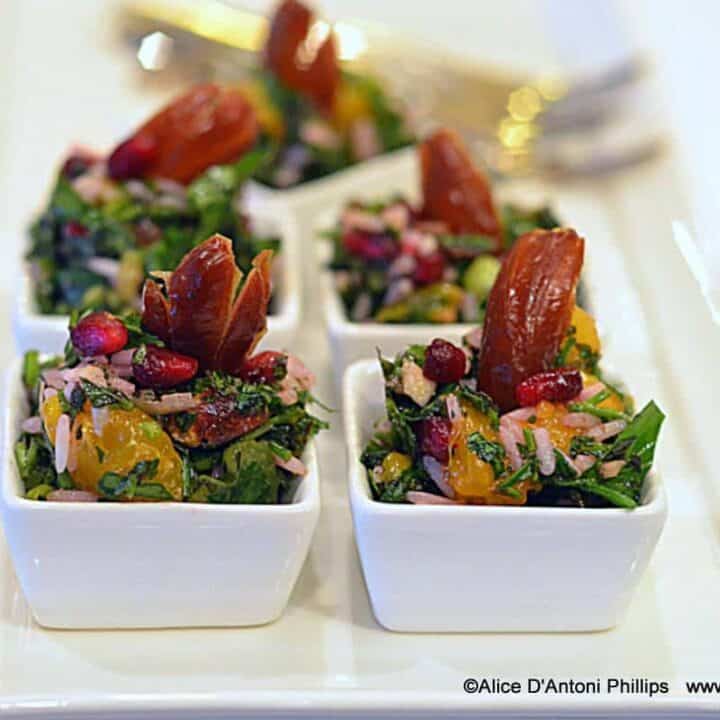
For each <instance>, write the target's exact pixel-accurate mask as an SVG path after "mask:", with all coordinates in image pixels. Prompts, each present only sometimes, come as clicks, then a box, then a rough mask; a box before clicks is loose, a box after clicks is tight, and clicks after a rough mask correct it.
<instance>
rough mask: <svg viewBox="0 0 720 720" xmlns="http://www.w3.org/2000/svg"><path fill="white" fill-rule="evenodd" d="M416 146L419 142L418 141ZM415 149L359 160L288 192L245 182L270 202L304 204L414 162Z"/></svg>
mask: <svg viewBox="0 0 720 720" xmlns="http://www.w3.org/2000/svg"><path fill="white" fill-rule="evenodd" d="M418 142H419V141H418ZM416 148H417V142H413V143H411V144H410V145H406V146H404V147H401V148H397V149H395V150H390V151H388V152H384V153H381V154H380V155H375V156H374V157H371V158H368V159H367V160H362V161H360V162H356V163H353V164H352V165H348V166H347V167H345V168H342V169H341V170H336V171H335V172H332V173H330V174H329V175H323V176H321V177H318V178H313V179H312V180H307V181H305V182H302V183H299V184H298V185H293V186H291V187H288V188H275V187H272V186H270V185H266V184H265V183H261V182H259V181H258V180H255V179H254V178H251V179H250V180H249V181H248V186H249V187H251V188H252V191H251V192H253V193H255V194H256V195H257V196H258V197H259V198H262V199H264V200H267V201H269V202H277V201H286V202H290V203H296V202H297V203H300V204H301V203H303V202H305V201H308V200H311V199H313V198H315V197H319V196H320V195H321V194H322V193H323V192H324V191H325V190H328V189H330V188H331V187H332V186H333V185H336V184H337V183H338V182H341V183H348V184H349V183H351V182H354V181H355V180H356V179H357V178H358V177H359V176H362V175H364V174H367V173H373V172H375V171H378V170H382V169H383V167H384V166H385V165H386V164H388V163H391V162H398V161H403V160H405V159H406V158H407V157H408V156H410V157H412V158H414V156H415V152H416Z"/></svg>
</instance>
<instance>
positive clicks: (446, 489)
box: [422, 455, 455, 498]
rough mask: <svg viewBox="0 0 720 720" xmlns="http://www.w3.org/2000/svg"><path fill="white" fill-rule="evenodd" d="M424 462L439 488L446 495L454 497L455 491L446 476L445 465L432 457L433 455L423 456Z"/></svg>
mask: <svg viewBox="0 0 720 720" xmlns="http://www.w3.org/2000/svg"><path fill="white" fill-rule="evenodd" d="M422 462H423V467H424V468H425V470H426V471H427V474H428V475H429V476H430V478H431V479H432V481H433V482H434V483H435V484H436V485H437V486H438V490H440V492H441V493H442V494H443V495H444V496H445V497H449V498H454V497H455V491H454V490H453V489H452V487H450V483H448V481H447V478H446V477H445V466H444V465H443V464H442V463H440V462H439V461H438V460H436V459H435V458H434V457H432V455H425V456H423V459H422Z"/></svg>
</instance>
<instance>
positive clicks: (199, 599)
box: [0, 362, 320, 629]
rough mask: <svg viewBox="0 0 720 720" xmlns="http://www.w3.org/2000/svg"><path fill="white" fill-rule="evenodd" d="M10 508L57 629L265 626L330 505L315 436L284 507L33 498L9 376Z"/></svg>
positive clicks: (46, 615) (48, 619) (3, 499)
mask: <svg viewBox="0 0 720 720" xmlns="http://www.w3.org/2000/svg"><path fill="white" fill-rule="evenodd" d="M6 402H7V409H6V414H5V424H4V431H5V432H4V456H3V463H4V465H3V475H2V486H1V487H0V515H1V516H2V523H3V528H4V531H5V536H6V538H7V542H8V545H9V548H10V555H11V557H12V561H13V564H14V566H15V572H16V574H17V576H18V579H19V581H20V585H21V587H22V589H23V592H24V593H25V597H26V598H27V601H28V604H29V605H30V608H31V609H32V612H33V615H34V617H35V619H36V620H37V621H38V622H39V623H40V624H41V625H44V626H46V627H51V628H108V629H109V628H164V627H211V626H228V627H230V626H245V625H261V624H264V623H268V622H271V621H273V620H275V619H277V618H278V617H279V616H280V615H281V614H282V612H283V610H284V608H285V606H286V605H287V602H288V599H289V596H290V593H291V591H292V589H293V586H294V585H295V581H296V580H297V577H298V575H299V573H300V570H301V568H302V566H303V563H304V562H305V557H306V555H307V553H308V549H309V547H310V542H311V539H312V535H313V531H314V529H315V525H316V524H317V520H318V517H319V514H320V493H319V478H318V467H317V460H316V456H315V449H314V445H311V446H310V447H309V448H308V450H307V452H306V453H305V457H304V461H305V464H306V466H307V467H308V473H307V475H306V476H305V477H304V478H303V479H302V481H301V482H300V485H299V487H298V489H297V491H296V493H295V496H294V497H293V499H292V502H290V503H289V504H285V505H201V504H190V503H135V504H120V503H117V504H115V503H59V502H56V503H52V502H41V501H34V500H26V499H25V498H24V497H22V493H23V488H22V483H21V481H20V478H19V476H18V473H17V470H16V466H15V460H14V457H13V444H14V442H15V439H16V437H17V435H18V433H19V429H20V424H21V422H22V420H23V418H24V417H25V416H26V414H27V408H26V402H25V398H24V393H23V390H22V387H21V382H20V364H19V362H16V363H15V364H14V366H13V367H12V368H11V369H10V371H9V372H8V375H7V384H6Z"/></svg>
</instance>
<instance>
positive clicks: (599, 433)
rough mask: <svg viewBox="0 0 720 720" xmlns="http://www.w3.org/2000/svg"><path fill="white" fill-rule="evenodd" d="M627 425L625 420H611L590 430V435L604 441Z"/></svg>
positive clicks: (594, 438)
mask: <svg viewBox="0 0 720 720" xmlns="http://www.w3.org/2000/svg"><path fill="white" fill-rule="evenodd" d="M626 426H627V423H626V422H625V421H624V420H611V421H610V422H606V423H603V424H602V425H598V426H596V427H594V428H591V429H590V430H588V437H591V438H592V439H593V440H597V441H598V442H603V441H604V440H609V439H610V438H611V437H615V435H618V434H619V433H621V432H622V431H623V430H624V429H625V427H626Z"/></svg>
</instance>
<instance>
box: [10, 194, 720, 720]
mask: <svg viewBox="0 0 720 720" xmlns="http://www.w3.org/2000/svg"><path fill="white" fill-rule="evenodd" d="M384 190H385V188H378V193H382V192H383V191H384ZM533 192H536V191H533ZM549 199H550V200H552V202H553V203H554V204H555V205H556V206H557V209H558V211H559V212H560V214H561V216H562V217H563V218H564V219H565V221H566V222H567V223H568V224H573V225H574V226H575V227H577V229H578V230H579V231H580V232H581V233H582V234H583V235H585V236H586V237H587V238H588V246H587V255H588V259H587V271H586V281H587V283H588V286H589V290H590V296H591V302H592V306H593V309H594V311H595V312H596V314H597V315H598V318H599V321H600V324H601V327H602V330H603V335H604V340H605V349H606V356H607V363H606V364H607V365H609V366H612V367H613V369H614V370H616V371H618V372H620V373H621V374H622V375H623V377H624V378H625V380H626V382H627V384H628V385H629V387H630V388H631V389H632V390H633V392H634V395H635V397H636V399H637V401H638V403H639V404H641V403H643V402H644V401H645V400H647V399H649V398H650V397H654V398H655V399H656V400H657V402H658V403H659V404H660V406H661V407H662V408H663V409H664V410H665V411H666V412H667V414H668V421H667V423H666V426H665V428H664V430H663V435H662V441H661V446H660V452H659V457H658V459H657V468H658V470H659V472H660V473H661V475H662V477H663V481H664V483H665V487H666V490H667V493H668V502H669V508H670V513H669V518H668V522H667V526H666V529H665V532H664V534H663V536H662V538H661V540H660V544H659V546H658V549H657V552H656V555H655V556H654V559H653V561H652V563H651V567H650V570H649V572H648V573H647V574H646V576H645V577H644V579H643V581H642V583H641V585H640V589H639V591H638V593H637V595H636V596H635V598H634V600H633V602H632V604H631V607H630V611H629V613H628V615H627V617H626V619H625V621H624V622H623V623H622V624H621V625H620V626H618V627H617V628H616V629H614V630H611V631H608V632H602V633H590V634H581V633H580V634H559V635H558V634H553V635H545V634H468V635H441V634H437V635H428V634H424V635H421V634H400V633H392V632H388V631H386V630H383V629H382V628H381V627H380V625H379V624H378V623H377V622H376V620H375V619H374V617H373V614H372V611H371V608H370V605H369V602H368V596H367V592H366V589H365V585H364V582H363V578H362V574H361V570H360V566H359V563H358V558H357V552H356V549H355V546H354V541H353V537H352V529H351V519H350V512H349V508H348V502H347V493H346V484H347V474H346V462H345V450H344V443H343V437H342V422H341V418H340V417H339V416H338V415H335V416H333V417H331V421H332V424H333V429H332V431H331V432H328V433H325V434H324V435H323V436H322V437H321V438H320V440H319V443H318V445H319V452H320V472H321V485H322V496H323V509H322V515H321V519H320V523H319V527H318V531H317V533H316V535H315V538H314V541H313V545H312V549H311V552H310V557H309V560H308V562H307V563H306V565H305V568H304V570H303V572H302V574H301V577H300V581H299V583H298V585H297V587H296V588H295V591H294V592H293V594H292V597H291V599H290V605H289V607H288V610H287V612H286V613H285V615H284V616H283V617H282V618H281V619H280V620H278V621H277V622H276V623H274V624H271V625H268V626H264V627H258V628H251V629H212V630H210V629H208V630H166V631H120V632H94V631H93V632H90V631H74V632H66V631H48V630H44V629H42V628H40V627H39V626H38V625H36V624H35V623H34V622H33V620H32V619H31V615H30V612H29V610H28V607H27V605H26V603H25V600H24V598H23V596H22V594H21V592H20V590H19V588H18V585H17V583H16V580H15V578H14V575H13V570H12V566H11V564H10V560H9V557H8V555H7V551H6V549H5V547H4V546H3V544H2V540H1V539H0V716H2V717H3V718H16V717H17V718H21V717H52V718H84V717H103V718H120V717H122V718H125V717H131V716H132V717H145V718H146V717H149V716H152V717H162V718H173V719H175V720H177V719H179V718H193V719H197V718H204V717H274V718H278V717H282V718H289V717H306V718H319V717H332V718H340V717H353V718H360V717H410V716H412V717H428V718H430V717H432V718H440V717H443V718H444V717H461V716H468V717H469V716H472V717H478V716H488V717H514V718H518V717H530V716H532V717H537V716H546V717H559V716H563V717H591V716H592V717H605V716H607V715H608V714H611V713H612V714H615V713H617V716H623V717H635V716H644V717H658V716H669V715H673V716H677V717H682V718H690V717H702V716H712V715H717V714H718V713H720V695H718V694H714V695H712V694H711V695H705V696H693V695H690V694H689V693H688V692H687V690H686V688H685V682H686V681H692V680H720V650H719V648H720V625H719V624H718V622H717V620H718V615H719V610H718V609H719V608H720V556H719V555H718V537H717V529H718V523H719V521H720V512H719V511H718V508H719V507H720V506H719V505H718V503H717V499H718V483H719V482H720V480H719V479H718V478H717V477H716V476H715V474H713V473H712V469H713V468H712V466H711V465H710V463H709V462H708V459H709V457H710V454H711V452H714V451H715V448H716V447H717V445H718V443H717V439H716V437H715V436H716V435H717V431H716V429H715V428H717V421H716V420H715V417H716V415H717V410H716V408H715V402H716V398H718V397H720V394H718V389H719V383H718V381H717V359H718V358H720V337H719V336H718V334H717V328H715V327H714V326H713V325H712V321H711V319H710V313H709V311H708V310H707V308H706V307H705V306H704V304H703V301H702V298H701V296H700V293H699V292H698V290H697V288H696V287H695V285H694V284H693V280H692V277H691V276H690V274H689V272H688V271H687V269H686V267H685V266H684V264H683V260H682V258H681V256H680V254H679V253H678V252H677V250H676V249H675V248H674V246H673V245H672V241H671V239H668V236H669V235H670V232H669V228H666V229H665V235H661V234H658V235H646V236H644V237H643V236H641V235H640V234H635V233H631V235H627V234H623V232H621V231H622V229H623V228H626V230H629V229H633V230H634V229H636V228H633V223H635V224H636V225H637V226H638V227H639V228H641V227H642V222H641V219H642V212H652V210H653V208H652V206H650V207H646V208H630V207H623V206H622V204H621V203H619V202H617V201H614V202H609V199H608V195H607V194H603V195H595V194H591V193H589V192H586V191H583V190H578V191H573V192H568V191H564V192H554V193H551V194H550V197H549ZM634 214H637V215H639V216H640V217H637V218H634V219H633V217H632V216H633V215H634ZM628 218H630V219H628ZM305 242H306V243H310V242H311V240H310V238H309V237H306V238H305ZM308 249H309V248H308ZM304 286H305V303H304V305H305V317H304V319H303V324H302V326H301V327H302V329H301V331H300V337H299V339H298V342H297V344H296V345H295V346H294V348H293V350H294V351H295V352H296V353H297V354H299V355H300V356H301V357H304V359H305V360H306V362H307V364H308V365H309V366H310V367H312V368H313V369H314V370H315V371H316V373H317V375H318V378H319V381H320V386H319V388H318V390H317V394H318V396H319V397H320V398H322V399H323V400H324V401H325V402H327V403H328V404H330V405H332V406H334V407H339V399H338V396H337V394H336V390H335V385H334V383H333V380H332V375H333V373H332V368H331V360H330V354H329V350H328V346H327V341H326V337H325V329H324V325H323V321H322V308H320V307H319V299H318V293H317V292H316V288H315V287H314V286H315V283H314V282H313V279H312V278H305V282H304ZM668 328H671V329H672V331H673V334H672V340H671V339H670V336H669V335H668ZM713 426H714V427H713ZM705 451H707V454H706V452H705ZM519 512H521V511H519ZM528 552H532V548H530V547H529V548H528ZM421 561H422V558H417V557H415V556H414V554H413V549H412V547H411V546H409V547H408V562H421ZM92 571H93V569H92V567H88V568H87V572H88V573H92ZM192 572H193V568H192V567H188V573H192ZM468 572H469V573H471V572H472V573H482V568H481V567H469V568H468ZM508 572H512V568H508ZM587 572H588V573H592V572H593V568H592V567H588V568H587ZM577 582H583V578H582V577H578V578H577ZM178 602H182V599H181V598H178ZM446 611H447V612H452V608H447V609H446ZM530 677H536V678H553V679H555V680H557V681H560V680H566V679H574V680H590V679H597V678H600V679H601V680H602V681H603V682H604V681H605V679H606V678H608V677H619V678H624V679H628V680H630V679H633V678H639V679H643V678H644V679H647V680H650V681H657V682H667V683H668V684H669V689H668V693H667V694H663V695H655V696H654V697H652V698H649V697H648V696H647V695H645V694H642V693H640V694H624V695H620V694H617V693H615V694H607V693H604V692H603V693H599V694H588V695H569V694H565V695H557V694H542V693H539V694H534V695H528V694H526V693H525V692H522V693H521V694H518V695H514V694H510V695H501V694H494V695H491V694H467V693H465V692H464V691H463V681H464V680H465V679H466V678H477V679H481V678H501V679H503V680H519V681H521V682H522V683H523V684H525V683H526V682H527V679H528V678H530Z"/></svg>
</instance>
